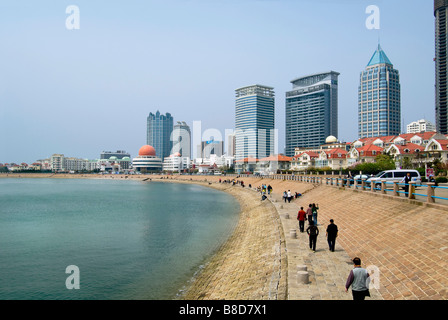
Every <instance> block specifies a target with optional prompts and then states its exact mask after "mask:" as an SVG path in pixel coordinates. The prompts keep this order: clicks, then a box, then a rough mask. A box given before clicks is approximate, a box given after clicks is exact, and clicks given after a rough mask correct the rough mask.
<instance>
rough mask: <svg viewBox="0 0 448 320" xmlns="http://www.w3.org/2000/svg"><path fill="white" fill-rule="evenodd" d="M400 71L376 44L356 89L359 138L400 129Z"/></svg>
mask: <svg viewBox="0 0 448 320" xmlns="http://www.w3.org/2000/svg"><path fill="white" fill-rule="evenodd" d="M400 92H401V88H400V74H399V72H398V70H396V69H394V66H393V64H392V62H390V60H389V58H388V57H387V55H386V53H384V51H383V49H381V46H380V45H378V48H377V50H376V51H375V53H374V54H373V56H372V58H371V59H370V61H369V64H368V65H367V67H366V69H365V70H364V71H362V72H361V75H360V85H359V88H358V135H359V138H366V137H380V136H391V135H399V134H400V133H401V132H400V131H401V93H400Z"/></svg>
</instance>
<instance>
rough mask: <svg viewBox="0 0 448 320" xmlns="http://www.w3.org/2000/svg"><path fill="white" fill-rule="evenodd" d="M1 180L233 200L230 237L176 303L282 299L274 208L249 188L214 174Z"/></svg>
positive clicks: (282, 266)
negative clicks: (202, 191) (168, 189)
mask: <svg viewBox="0 0 448 320" xmlns="http://www.w3.org/2000/svg"><path fill="white" fill-rule="evenodd" d="M0 178H56V179H57V178H67V179H70V178H71V179H106V180H132V181H143V182H151V181H153V180H154V182H155V181H160V182H173V183H189V184H190V183H191V184H197V185H202V186H206V187H211V188H213V189H216V190H220V191H223V192H226V193H228V194H230V195H231V196H233V197H234V198H235V199H236V200H237V201H238V203H239V205H240V212H239V217H238V220H237V222H236V224H235V226H233V230H232V232H231V234H230V235H229V238H228V239H227V240H226V241H225V242H224V243H223V244H222V245H221V246H220V247H219V248H218V249H217V250H216V252H214V254H213V255H212V256H211V257H209V258H207V259H206V261H205V263H204V264H203V267H202V268H201V269H200V270H198V272H196V274H195V276H194V278H193V279H192V281H191V282H190V283H188V284H187V285H186V286H185V287H184V289H180V290H179V292H181V293H180V294H179V296H178V297H177V299H180V300H277V299H278V300H286V299H287V256H286V247H285V239H284V234H283V228H282V225H281V221H280V218H279V215H278V212H277V210H276V208H275V206H274V205H273V204H272V203H271V202H270V201H261V199H260V196H259V195H258V193H256V192H255V191H254V190H249V188H247V187H246V188H243V187H241V186H239V185H236V186H232V184H230V183H219V182H218V180H219V178H222V179H223V180H224V179H225V177H214V176H159V175H148V176H146V175H145V176H140V175H137V176H124V175H89V174H85V175H82V174H79V175H76V174H57V175H54V174H12V175H11V174H9V175H6V174H1V175H0Z"/></svg>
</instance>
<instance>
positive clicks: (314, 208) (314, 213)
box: [311, 203, 319, 226]
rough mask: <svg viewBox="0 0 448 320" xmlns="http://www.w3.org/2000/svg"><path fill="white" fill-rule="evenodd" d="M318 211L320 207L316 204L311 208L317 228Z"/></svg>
mask: <svg viewBox="0 0 448 320" xmlns="http://www.w3.org/2000/svg"><path fill="white" fill-rule="evenodd" d="M317 210H319V207H318V206H317V205H316V204H315V203H313V206H312V208H311V212H312V215H313V221H314V225H316V226H317Z"/></svg>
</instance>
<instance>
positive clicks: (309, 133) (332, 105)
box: [285, 71, 339, 157]
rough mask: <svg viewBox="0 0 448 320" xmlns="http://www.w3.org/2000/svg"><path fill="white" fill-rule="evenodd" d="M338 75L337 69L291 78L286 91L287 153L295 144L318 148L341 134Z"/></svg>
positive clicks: (292, 149) (293, 148) (291, 153)
mask: <svg viewBox="0 0 448 320" xmlns="http://www.w3.org/2000/svg"><path fill="white" fill-rule="evenodd" d="M338 76H339V73H338V72H335V71H330V72H325V73H317V74H313V75H309V76H306V77H301V78H297V79H295V80H292V81H291V83H292V85H293V88H292V90H291V91H288V92H286V108H285V110H286V115H285V116H286V117H285V121H286V125H285V128H286V134H285V138H286V141H285V154H286V156H288V157H293V156H294V155H295V153H294V150H295V148H298V147H300V148H315V147H318V146H320V145H321V144H323V143H325V139H326V138H327V137H328V136H337V135H338Z"/></svg>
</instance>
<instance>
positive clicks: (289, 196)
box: [287, 190, 292, 203]
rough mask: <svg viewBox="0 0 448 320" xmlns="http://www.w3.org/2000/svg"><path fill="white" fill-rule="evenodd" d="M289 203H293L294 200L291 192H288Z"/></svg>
mask: <svg viewBox="0 0 448 320" xmlns="http://www.w3.org/2000/svg"><path fill="white" fill-rule="evenodd" d="M287 195H288V203H290V202H291V199H292V195H291V190H288V194H287Z"/></svg>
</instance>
